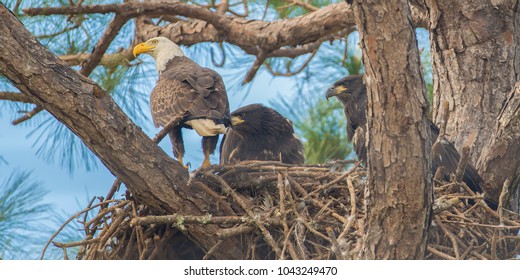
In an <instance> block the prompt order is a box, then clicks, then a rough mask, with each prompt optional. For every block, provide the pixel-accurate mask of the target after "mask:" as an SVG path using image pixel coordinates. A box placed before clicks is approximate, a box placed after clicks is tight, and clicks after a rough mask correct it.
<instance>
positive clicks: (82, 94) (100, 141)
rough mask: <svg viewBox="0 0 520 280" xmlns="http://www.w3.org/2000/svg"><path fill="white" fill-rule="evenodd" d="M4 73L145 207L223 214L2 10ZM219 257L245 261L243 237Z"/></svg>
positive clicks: (203, 237) (207, 230)
mask: <svg viewBox="0 0 520 280" xmlns="http://www.w3.org/2000/svg"><path fill="white" fill-rule="evenodd" d="M0 45H1V46H2V47H1V48H0V73H1V74H2V75H5V76H6V77H7V78H8V79H9V80H10V81H11V82H12V83H13V85H15V86H16V87H17V88H18V89H19V90H20V91H22V92H23V93H24V94H27V95H28V96H29V97H31V98H32V99H33V101H34V103H36V104H39V105H41V106H42V107H43V108H44V109H45V110H47V111H48V112H49V113H51V114H52V115H53V116H54V117H56V118H57V119H58V120H59V121H60V122H62V123H63V124H65V125H66V126H67V127H68V128H69V129H71V130H72V131H73V132H74V133H75V134H76V135H77V136H78V137H80V138H81V139H82V141H83V142H84V143H85V145H86V146H87V147H88V148H89V149H91V150H92V152H93V153H94V154H96V156H97V157H98V158H99V159H100V160H101V161H102V162H103V164H104V165H105V166H106V167H107V168H108V169H109V170H110V171H111V172H112V173H113V174H114V175H115V176H117V177H118V178H120V179H121V181H122V182H124V183H125V185H126V186H127V188H128V190H129V191H130V192H131V193H132V194H133V195H134V196H135V197H136V198H137V199H138V200H139V201H140V202H142V203H144V204H146V205H147V206H149V207H150V208H151V209H153V210H154V211H155V213H156V214H172V213H178V214H181V215H203V214H207V211H204V209H217V207H216V206H215V205H213V204H212V200H211V199H210V198H208V197H205V196H203V195H202V194H201V192H200V190H197V188H194V187H192V186H188V172H187V171H186V169H185V168H184V167H182V166H181V164H179V163H178V162H177V161H175V160H173V159H172V158H170V157H169V156H168V155H166V154H165V153H164V152H163V151H162V150H161V149H160V148H159V147H158V146H156V145H155V144H154V143H153V142H152V140H151V139H150V138H149V137H148V136H146V135H145V134H144V133H143V131H142V130H141V129H140V128H138V127H137V126H136V125H135V124H133V123H132V122H131V121H130V119H128V117H127V116H126V115H125V114H124V113H123V112H122V111H121V109H120V108H119V107H118V106H117V105H116V104H115V103H114V101H113V100H112V98H111V97H110V96H109V95H108V94H107V93H106V92H105V91H104V90H103V89H101V88H100V87H99V86H98V85H97V84H95V83H94V82H92V81H91V80H90V79H88V78H85V77H84V76H81V75H79V74H78V73H77V72H76V71H74V70H72V69H71V68H69V67H68V66H67V65H66V64H65V63H64V62H63V61H61V60H58V59H57V58H56V57H55V56H54V55H52V54H51V53H50V52H49V51H48V50H46V49H45V48H44V47H43V46H42V45H41V44H39V43H38V41H36V39H35V38H34V36H32V35H31V34H30V32H29V31H28V30H27V29H25V27H24V26H23V25H22V24H21V23H20V22H19V21H18V19H17V18H16V17H15V16H14V15H13V14H12V13H11V12H10V11H9V10H8V9H7V8H6V7H5V6H3V5H0ZM186 229H187V230H186V234H188V236H189V237H190V238H191V239H193V240H194V241H195V242H196V243H198V244H199V245H200V246H201V247H202V248H205V249H206V250H209V249H210V248H212V247H213V245H215V244H216V243H217V242H218V241H219V239H218V238H217V237H216V235H215V234H214V233H215V231H217V230H218V229H219V227H218V226H215V225H207V226H206V227H204V228H202V227H193V226H190V225H186ZM224 243H225V244H223V245H222V246H221V248H225V250H224V249H223V250H216V252H215V253H214V256H215V257H217V258H220V259H241V258H245V256H246V255H245V248H242V247H241V246H240V244H241V242H240V240H239V239H238V238H232V239H227V240H225V241H224Z"/></svg>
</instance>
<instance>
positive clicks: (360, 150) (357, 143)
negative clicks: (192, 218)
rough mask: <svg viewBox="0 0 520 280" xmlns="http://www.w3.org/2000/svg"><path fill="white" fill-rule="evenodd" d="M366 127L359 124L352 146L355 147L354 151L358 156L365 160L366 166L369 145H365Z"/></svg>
mask: <svg viewBox="0 0 520 280" xmlns="http://www.w3.org/2000/svg"><path fill="white" fill-rule="evenodd" d="M365 135H366V132H365V129H364V126H359V127H358V128H357V129H356V131H355V133H354V136H353V138H352V146H353V147H354V151H355V152H356V155H357V156H358V159H359V160H361V161H362V162H363V164H364V165H365V166H366V164H367V147H366V145H365Z"/></svg>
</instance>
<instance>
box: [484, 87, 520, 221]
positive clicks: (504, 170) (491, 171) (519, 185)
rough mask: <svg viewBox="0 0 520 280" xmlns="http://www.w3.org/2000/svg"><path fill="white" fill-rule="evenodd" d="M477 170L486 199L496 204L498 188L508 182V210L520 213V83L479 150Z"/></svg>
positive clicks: (512, 92)
mask: <svg viewBox="0 0 520 280" xmlns="http://www.w3.org/2000/svg"><path fill="white" fill-rule="evenodd" d="M477 167H478V168H479V170H481V171H482V172H483V173H484V174H487V175H488V176H487V180H488V183H489V185H490V186H497V187H491V188H488V192H489V193H488V195H490V196H491V197H493V198H495V199H496V200H497V201H498V200H499V196H500V193H501V188H499V187H502V185H503V184H504V182H505V181H506V180H507V179H509V182H510V190H509V192H510V194H511V195H510V198H511V199H509V208H510V209H511V210H513V211H515V212H520V205H519V204H520V203H519V201H520V199H519V190H520V82H517V83H516V85H515V88H514V89H513V90H512V91H511V93H510V94H509V97H508V98H507V102H506V103H505V104H504V108H503V110H502V111H501V112H500V114H499V115H498V119H497V123H496V125H495V126H494V129H493V131H492V134H491V139H490V141H488V142H487V144H486V145H485V146H484V147H483V149H482V155H481V156H480V159H479V161H478V162H477Z"/></svg>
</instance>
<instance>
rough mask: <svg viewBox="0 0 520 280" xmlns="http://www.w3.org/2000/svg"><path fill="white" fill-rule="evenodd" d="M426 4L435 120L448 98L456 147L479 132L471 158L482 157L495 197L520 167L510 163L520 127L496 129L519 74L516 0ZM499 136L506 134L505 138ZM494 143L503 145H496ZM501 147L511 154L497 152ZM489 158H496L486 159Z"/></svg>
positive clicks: (484, 173) (517, 156) (514, 156)
mask: <svg viewBox="0 0 520 280" xmlns="http://www.w3.org/2000/svg"><path fill="white" fill-rule="evenodd" d="M426 5H427V6H428V10H429V14H430V34H431V53H432V67H433V76H434V79H433V80H434V87H433V88H434V111H433V116H434V120H435V121H436V122H437V123H439V122H440V121H441V118H442V116H441V114H440V109H441V107H442V106H441V104H443V102H444V101H448V103H449V109H450V118H449V120H448V124H447V130H446V132H447V134H448V137H449V138H451V140H452V141H454V143H455V146H456V147H457V149H458V150H461V149H462V148H463V145H464V142H465V140H466V138H468V136H469V135H470V134H472V133H476V135H477V139H476V141H475V143H474V146H473V149H472V151H471V154H470V159H471V162H472V163H474V164H476V163H477V162H478V165H477V167H478V170H479V171H480V172H481V175H482V176H483V178H484V179H485V180H486V181H487V182H488V183H490V185H489V187H488V189H487V191H488V192H489V193H491V194H492V195H493V197H494V198H495V199H497V198H498V197H497V194H499V193H500V190H501V188H502V185H503V183H504V180H505V178H510V177H511V176H513V175H516V174H517V173H518V171H517V170H518V169H515V168H512V167H513V166H508V165H510V164H511V160H512V161H513V162H514V163H515V166H516V165H517V164H518V161H519V160H520V154H519V149H518V128H516V131H517V132H514V133H510V135H509V136H513V135H517V137H513V138H508V137H507V136H508V135H507V132H505V131H504V130H502V132H498V130H495V127H500V126H502V124H498V125H496V122H497V118H498V117H499V116H500V112H501V111H502V107H503V106H504V104H505V103H506V100H507V98H508V96H509V93H510V92H511V90H512V88H513V86H514V84H515V82H516V81H518V80H519V79H520V55H519V54H518V48H519V47H520V35H519V29H518V27H517V26H520V14H519V11H518V9H519V4H518V1H512V0H503V1H493V0H474V1H450V0H440V1H426ZM503 117H504V116H500V118H503ZM512 117H514V118H518V115H516V116H512ZM504 121H505V122H507V120H504V119H502V120H499V122H502V123H503V122H504ZM496 133H498V134H500V133H506V134H503V135H502V136H500V135H498V134H496ZM495 137H502V139H501V140H499V141H501V143H499V142H496V141H497V140H496V139H495ZM490 141H491V142H490ZM495 142H496V143H495ZM495 144H496V145H500V147H495V148H492V146H493V145H495ZM485 147H486V148H485ZM497 152H498V153H499V154H503V155H506V154H509V155H511V156H512V157H511V158H510V157H507V156H499V155H498V154H494V153H497ZM479 157H481V158H480V160H479ZM513 159H514V160H513ZM488 160H493V161H494V162H493V163H489V164H488V163H486V162H487V161H488ZM509 167H511V168H509Z"/></svg>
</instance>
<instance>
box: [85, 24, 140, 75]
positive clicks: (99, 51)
mask: <svg viewBox="0 0 520 280" xmlns="http://www.w3.org/2000/svg"><path fill="white" fill-rule="evenodd" d="M129 19H130V17H128V16H123V15H120V14H116V16H115V17H114V19H113V20H112V21H111V22H110V24H109V25H108V27H107V29H106V31H105V33H104V34H103V36H102V37H101V39H100V40H99V41H98V43H97V45H96V46H95V47H94V50H93V51H92V54H91V55H90V57H89V58H88V59H87V60H85V61H84V64H83V67H82V68H81V70H80V71H79V73H80V74H82V75H84V76H87V77H88V76H89V75H90V73H92V71H93V70H94V68H96V66H97V65H98V64H99V62H100V61H101V58H102V57H103V55H104V54H105V52H106V51H107V49H108V46H110V43H112V41H113V40H114V38H115V37H116V36H117V34H118V33H119V31H120V30H121V28H122V27H123V25H124V24H125V23H126V22H127V21H128V20H129Z"/></svg>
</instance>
